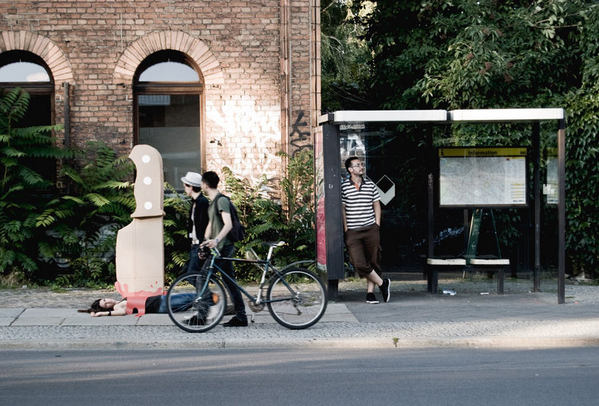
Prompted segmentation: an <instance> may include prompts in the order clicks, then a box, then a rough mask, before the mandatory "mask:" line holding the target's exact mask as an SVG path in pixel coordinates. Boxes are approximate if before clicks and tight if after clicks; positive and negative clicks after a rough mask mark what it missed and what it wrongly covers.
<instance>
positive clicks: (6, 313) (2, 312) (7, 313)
mask: <svg viewBox="0 0 599 406" xmlns="http://www.w3.org/2000/svg"><path fill="white" fill-rule="evenodd" d="M24 310H25V309H24V308H22V307H21V308H16V307H15V308H3V309H0V317H8V318H11V317H12V318H13V319H14V318H15V317H17V316H18V315H19V314H21V313H23V311H24Z"/></svg>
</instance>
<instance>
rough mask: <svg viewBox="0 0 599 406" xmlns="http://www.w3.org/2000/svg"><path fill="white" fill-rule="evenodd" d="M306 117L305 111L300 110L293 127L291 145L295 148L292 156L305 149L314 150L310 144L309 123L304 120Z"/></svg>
mask: <svg viewBox="0 0 599 406" xmlns="http://www.w3.org/2000/svg"><path fill="white" fill-rule="evenodd" d="M304 116H305V113H304V111H303V110H300V112H299V113H298V115H297V118H296V119H295V121H294V122H293V125H292V126H291V132H290V133H289V143H290V144H291V146H292V147H293V148H292V149H293V151H292V155H294V154H296V153H297V152H299V151H301V150H303V149H306V148H312V144H311V142H310V141H311V140H310V128H309V127H308V123H307V122H306V121H305V120H304Z"/></svg>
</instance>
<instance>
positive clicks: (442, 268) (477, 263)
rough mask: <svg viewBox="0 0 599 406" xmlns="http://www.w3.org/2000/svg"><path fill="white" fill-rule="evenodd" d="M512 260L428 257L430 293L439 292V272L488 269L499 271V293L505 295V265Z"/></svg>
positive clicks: (427, 267) (427, 276) (427, 274)
mask: <svg viewBox="0 0 599 406" xmlns="http://www.w3.org/2000/svg"><path fill="white" fill-rule="evenodd" d="M509 265H510V260H509V259H507V258H505V259H503V258H468V259H466V258H427V259H426V281H427V289H428V291H429V292H430V293H433V294H436V293H438V289H439V287H438V284H439V272H451V271H477V270H481V269H484V270H486V271H491V272H496V273H497V293H499V294H500V295H503V287H504V279H505V267H507V266H509Z"/></svg>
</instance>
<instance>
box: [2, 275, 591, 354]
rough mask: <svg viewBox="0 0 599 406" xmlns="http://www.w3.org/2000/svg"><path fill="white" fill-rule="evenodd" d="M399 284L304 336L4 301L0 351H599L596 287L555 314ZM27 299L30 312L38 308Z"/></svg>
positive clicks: (354, 296) (257, 321)
mask: <svg viewBox="0 0 599 406" xmlns="http://www.w3.org/2000/svg"><path fill="white" fill-rule="evenodd" d="M394 285H396V287H395V288H394V290H393V292H392V297H391V301H390V302H389V303H380V304H377V305H370V304H366V303H364V301H363V299H364V297H363V296H364V290H363V287H362V286H361V284H360V285H352V286H349V287H348V288H347V289H341V290H340V295H339V297H338V300H337V301H335V302H330V303H329V305H328V308H327V312H326V314H325V315H324V317H323V318H322V319H321V321H320V322H319V323H317V324H316V325H314V326H313V327H311V328H309V329H306V330H288V329H286V328H284V327H282V326H280V325H278V324H276V322H274V320H273V319H272V318H271V317H270V314H269V313H268V311H267V310H266V309H265V310H263V311H262V312H260V313H257V314H255V315H254V322H253V323H251V324H250V326H249V327H247V328H229V329H227V328H225V327H222V326H217V327H216V328H214V329H213V330H211V331H209V332H207V333H200V334H191V333H186V332H184V331H182V330H179V329H178V328H177V327H175V326H174V325H173V324H172V323H171V321H170V319H169V317H168V315H166V314H148V315H145V316H143V317H136V316H124V317H101V318H92V317H90V316H89V315H88V314H85V313H77V311H76V309H75V308H65V307H33V306H26V305H27V302H26V301H23V300H21V301H19V300H13V301H11V303H16V304H17V305H19V304H20V305H21V307H11V306H10V303H6V301H0V349H31V348H34V349H39V348H91V347H94V348H105V349H111V348H162V349H164V348H179V349H181V348H223V347H225V348H246V347H256V348H259V347H295V348H302V347H308V348H310V347H314V348H318V347H331V348H332V347H337V348H350V347H355V348H374V347H378V348H381V347H382V348H385V347H388V348H394V347H397V348H419V347H423V348H427V347H481V348H485V347H488V348H552V347H576V346H588V345H599V286H568V287H567V291H566V295H567V303H566V304H564V305H558V304H557V300H556V295H555V293H552V292H540V293H527V292H524V293H523V292H522V289H518V287H517V286H516V287H512V288H511V291H510V286H509V285H506V287H507V288H508V292H509V293H507V294H505V295H497V294H495V293H493V292H487V291H479V292H475V290H480V289H481V288H480V286H474V287H473V285H472V284H459V283H457V282H454V283H453V285H452V287H453V290H455V291H456V292H457V293H456V295H455V296H448V295H430V294H427V293H424V292H422V290H420V289H419V288H418V289H411V288H406V285H405V284H401V285H400V286H401V288H399V287H397V285H399V284H396V283H394ZM481 293H483V294H481ZM11 294H12V295H14V296H15V297H18V292H14V291H11ZM29 294H30V295H31V300H30V302H31V303H40V301H39V300H38V301H37V302H36V301H35V297H34V296H35V295H33V294H31V293H30V292H29ZM65 294H68V292H67V293H65ZM41 295H43V293H41ZM23 305H25V306H23ZM79 307H84V306H79ZM248 311H249V309H248ZM250 314H251V312H250ZM227 318H228V316H227V317H225V319H224V320H225V321H226V319H227Z"/></svg>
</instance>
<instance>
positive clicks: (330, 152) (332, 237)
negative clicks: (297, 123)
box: [323, 123, 345, 300]
mask: <svg viewBox="0 0 599 406" xmlns="http://www.w3.org/2000/svg"><path fill="white" fill-rule="evenodd" d="M337 131H338V129H337V126H336V125H334V124H330V123H327V124H324V126H323V160H324V162H323V163H324V188H325V192H324V194H325V204H324V206H325V222H326V231H325V234H326V237H325V238H326V261H327V279H328V281H329V292H328V295H329V298H330V299H332V300H334V299H336V297H337V292H338V283H339V279H343V278H344V277H345V272H344V271H345V269H344V266H343V262H344V261H343V221H342V218H341V173H340V168H341V157H340V155H339V135H338V134H337Z"/></svg>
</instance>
